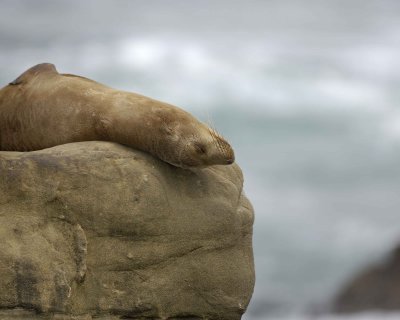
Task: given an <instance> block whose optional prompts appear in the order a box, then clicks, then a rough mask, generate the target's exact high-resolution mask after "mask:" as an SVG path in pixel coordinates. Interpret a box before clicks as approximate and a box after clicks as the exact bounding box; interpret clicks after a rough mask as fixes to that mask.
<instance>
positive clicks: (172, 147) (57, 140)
mask: <svg viewBox="0 0 400 320" xmlns="http://www.w3.org/2000/svg"><path fill="white" fill-rule="evenodd" d="M91 140H104V141H113V142H118V143H121V144H124V145H127V146H130V147H132V148H136V149H139V150H143V151H146V152H149V153H150V154H152V155H154V156H156V157H158V158H160V159H162V160H163V161H165V162H168V163H170V164H172V165H174V166H177V167H183V168H190V167H206V166H210V165H217V164H220V165H222V164H223V165H226V164H231V163H233V162H234V152H233V150H232V148H231V146H230V145H229V143H228V142H227V141H226V140H225V139H223V138H222V137H221V136H220V135H219V134H218V133H217V132H216V131H215V130H213V129H211V128H210V127H208V126H207V125H205V124H204V123H202V122H200V121H198V120H197V119H195V118H194V117H193V116H192V115H190V114H189V113H188V112H186V111H184V110H182V109H180V108H178V107H175V106H173V105H170V104H167V103H164V102H160V101H157V100H154V99H151V98H148V97H145V96H142V95H139V94H136V93H131V92H125V91H120V90H115V89H112V88H110V87H107V86H105V85H103V84H100V83H98V82H96V81H93V80H90V79H87V78H84V77H81V76H76V75H72V74H60V73H58V72H57V70H56V68H55V66H54V65H53V64H50V63H42V64H38V65H36V66H34V67H32V68H30V69H28V70H27V71H25V72H24V73H23V74H22V75H20V76H19V77H18V78H17V79H15V80H14V81H13V82H11V83H10V84H9V85H7V86H5V87H4V88H2V89H1V90H0V150H8V151H32V150H39V149H44V148H49V147H53V146H56V145H60V144H65V143H69V142H78V141H91Z"/></svg>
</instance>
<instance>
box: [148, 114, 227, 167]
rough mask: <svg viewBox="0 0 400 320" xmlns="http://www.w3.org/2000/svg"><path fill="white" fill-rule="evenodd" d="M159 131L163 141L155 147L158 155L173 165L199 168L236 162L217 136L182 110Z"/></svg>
mask: <svg viewBox="0 0 400 320" xmlns="http://www.w3.org/2000/svg"><path fill="white" fill-rule="evenodd" d="M169 113H170V112H169ZM163 118H164V120H165V119H166V117H163ZM160 128H161V130H162V131H163V132H162V135H161V136H163V137H164V138H165V139H164V141H162V142H161V143H159V145H158V147H159V148H157V149H158V152H157V151H156V153H157V156H158V157H159V158H161V159H162V160H164V161H165V162H168V163H170V164H172V165H174V166H177V167H181V168H202V167H207V166H211V165H229V164H232V163H233V162H234V161H235V155H234V152H233V149H232V147H231V146H230V144H229V143H228V142H227V141H226V140H225V139H224V138H223V137H222V136H221V135H220V134H218V133H217V132H216V131H215V130H214V129H212V128H210V127H209V126H207V125H206V124H204V123H202V122H200V121H198V120H197V119H195V118H194V117H193V116H191V115H190V114H188V113H186V112H184V111H183V110H179V114H178V115H177V116H176V117H174V120H173V121H164V122H163V124H162V125H161V126H160Z"/></svg>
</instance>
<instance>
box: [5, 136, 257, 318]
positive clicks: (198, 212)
mask: <svg viewBox="0 0 400 320" xmlns="http://www.w3.org/2000/svg"><path fill="white" fill-rule="evenodd" d="M242 185H243V177H242V174H241V171H240V169H239V167H238V166H237V165H232V166H214V167H210V168H206V169H198V170H192V171H190V170H184V169H179V168H176V167H173V166H170V165H168V164H166V163H164V162H161V161H159V160H157V159H155V158H153V157H151V156H149V155H147V154H145V153H142V152H140V151H135V150H132V149H129V148H126V147H123V146H120V145H117V144H113V143H107V142H82V143H74V144H67V145H62V146H58V147H54V148H51V149H46V150H41V151H35V152H29V153H19V152H0V318H1V319H28V318H29V319H92V317H95V318H96V319H240V318H241V315H242V313H243V312H244V311H245V310H246V307H247V305H248V303H249V300H250V297H251V294H252V291H253V286H254V265H253V255H252V225H253V210H252V207H251V205H250V203H249V201H248V200H247V199H246V197H245V196H244V194H243V190H242Z"/></svg>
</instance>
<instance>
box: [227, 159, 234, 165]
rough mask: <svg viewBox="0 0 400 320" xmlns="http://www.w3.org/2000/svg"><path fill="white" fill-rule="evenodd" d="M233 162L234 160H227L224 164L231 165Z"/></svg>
mask: <svg viewBox="0 0 400 320" xmlns="http://www.w3.org/2000/svg"><path fill="white" fill-rule="evenodd" d="M233 162H235V160H234V159H228V160H226V163H227V164H232V163H233Z"/></svg>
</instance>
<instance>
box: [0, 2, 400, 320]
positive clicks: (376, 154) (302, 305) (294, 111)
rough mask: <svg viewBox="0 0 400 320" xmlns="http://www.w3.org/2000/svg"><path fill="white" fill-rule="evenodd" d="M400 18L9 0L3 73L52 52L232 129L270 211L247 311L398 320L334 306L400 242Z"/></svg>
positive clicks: (267, 8)
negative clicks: (334, 310)
mask: <svg viewBox="0 0 400 320" xmlns="http://www.w3.org/2000/svg"><path fill="white" fill-rule="evenodd" d="M399 17H400V2H398V1H396V0H370V1H363V0H347V1H344V0H332V1H318V0H307V1H306V0H299V1H289V0H279V1H278V0H271V1H269V0H268V1H261V0H250V1H244V0H242V1H236V0H230V1H228V0H222V1H211V0H205V1H201V2H198V1H194V0H185V1H183V0H169V1H160V0H156V1H138V0H133V1H128V0H118V1H111V0H99V1H94V0H88V1H78V0H70V1H51V0H36V1H29V0H12V1H11V0H5V1H2V2H1V4H0V45H1V50H0V70H1V72H0V83H2V84H3V85H5V84H7V83H8V82H10V81H12V80H13V79H14V78H16V77H17V76H18V75H19V74H20V73H21V72H23V71H24V70H25V69H27V68H28V67H30V66H32V65H34V64H37V63H40V62H52V63H54V64H55V65H56V66H57V68H58V70H59V71H60V72H65V73H75V74H80V75H84V76H86V77H89V78H92V79H96V80H97V81H99V82H102V83H105V84H108V85H110V86H112V87H115V88H119V89H125V90H129V91H134V92H138V93H141V94H143V95H147V96H150V97H153V98H156V99H158V100H162V101H166V102H169V103H172V104H175V105H178V106H180V107H182V108H184V109H186V110H188V111H190V112H191V113H193V114H194V115H196V116H197V117H198V118H200V119H201V120H203V121H205V122H209V123H210V124H212V125H213V126H214V127H215V128H216V129H217V130H218V131H219V132H220V133H221V134H222V135H224V136H225V137H226V138H227V139H228V140H229V141H230V142H231V143H232V145H233V147H234V149H235V152H236V158H237V163H238V164H239V165H240V166H241V168H242V169H243V172H244V176H245V192H246V194H247V196H248V197H249V199H250V200H251V202H252V203H253V205H254V208H255V216H256V219H255V225H254V253H255V264H256V276H257V280H256V287H255V292H254V295H253V299H252V301H251V303H250V306H249V308H248V311H247V313H246V314H245V316H244V317H243V319H245V320H261V319H265V320H295V319H296V320H306V319H307V320H308V319H310V320H312V319H315V320H317V319H318V320H345V319H346V320H347V319H352V320H361V319H362V320H378V319H379V320H385V319H387V320H389V319H390V320H391V319H400V314H391V313H379V312H370V313H360V314H355V315H351V316H345V315H342V316H333V315H329V308H330V305H331V303H332V301H333V299H334V297H335V295H336V294H337V292H338V291H339V290H340V288H341V287H342V286H343V285H344V284H345V283H346V281H348V280H349V279H351V278H352V276H353V275H354V274H356V273H357V272H358V271H360V270H363V268H365V267H366V266H368V265H370V264H373V263H376V262H378V261H380V260H381V259H384V258H385V257H386V256H387V255H388V254H389V252H390V250H391V249H392V248H393V247H394V246H396V245H397V244H399V243H400V223H399V207H400V197H399V191H400V165H399V163H400V108H399V107H400V90H399V86H400V59H399V56H400V37H399V34H400V23H399Z"/></svg>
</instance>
